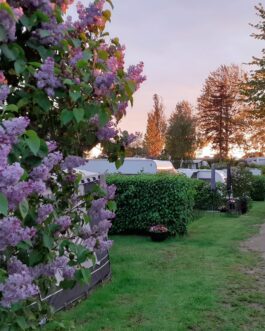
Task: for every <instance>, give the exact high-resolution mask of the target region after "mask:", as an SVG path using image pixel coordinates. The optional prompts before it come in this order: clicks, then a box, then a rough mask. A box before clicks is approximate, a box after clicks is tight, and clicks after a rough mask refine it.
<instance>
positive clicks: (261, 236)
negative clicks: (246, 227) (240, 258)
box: [243, 223, 265, 260]
mask: <svg viewBox="0 0 265 331" xmlns="http://www.w3.org/2000/svg"><path fill="white" fill-rule="evenodd" d="M243 248H244V249H248V250H250V251H254V252H259V253H261V256H262V257H263V258H264V260H265V223H264V224H262V225H261V227H260V231H259V233H258V234H257V235H255V236H254V237H251V238H250V239H248V240H247V241H245V242H244V243H243Z"/></svg>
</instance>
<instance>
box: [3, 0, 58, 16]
mask: <svg viewBox="0 0 265 331" xmlns="http://www.w3.org/2000/svg"><path fill="white" fill-rule="evenodd" d="M8 2H9V3H10V5H11V6H13V7H17V6H18V3H19V5H20V6H22V7H25V8H27V9H31V10H34V9H35V10H36V9H38V10H40V11H42V12H44V13H45V14H51V13H52V3H51V1H50V0H21V1H16V0H9V1H8Z"/></svg>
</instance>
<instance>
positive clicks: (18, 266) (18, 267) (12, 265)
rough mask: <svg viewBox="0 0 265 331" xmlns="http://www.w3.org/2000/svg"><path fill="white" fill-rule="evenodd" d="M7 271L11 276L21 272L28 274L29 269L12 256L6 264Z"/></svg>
mask: <svg viewBox="0 0 265 331" xmlns="http://www.w3.org/2000/svg"><path fill="white" fill-rule="evenodd" d="M7 271H8V273H9V275H13V274H16V273H20V272H22V271H24V272H27V273H28V272H29V271H30V269H29V268H28V267H27V266H26V265H25V264H24V263H22V262H21V261H20V260H18V258H17V257H16V256H12V257H11V258H9V260H8V262H7Z"/></svg>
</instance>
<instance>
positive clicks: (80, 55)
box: [69, 48, 83, 67]
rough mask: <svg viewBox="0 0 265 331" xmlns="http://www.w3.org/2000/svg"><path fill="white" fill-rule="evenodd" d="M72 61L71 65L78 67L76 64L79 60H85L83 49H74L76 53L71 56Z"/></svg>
mask: <svg viewBox="0 0 265 331" xmlns="http://www.w3.org/2000/svg"><path fill="white" fill-rule="evenodd" d="M71 56H72V57H71V59H70V61H69V64H70V65H71V66H72V67H73V66H75V65H76V63H77V62H78V61H79V60H82V58H83V52H82V49H81V48H77V49H74V52H73V54H71Z"/></svg>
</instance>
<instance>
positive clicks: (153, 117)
mask: <svg viewBox="0 0 265 331" xmlns="http://www.w3.org/2000/svg"><path fill="white" fill-rule="evenodd" d="M153 100H154V106H153V110H152V111H151V112H150V113H148V119H147V128H146V134H145V137H144V147H145V148H146V150H147V154H148V156H150V157H158V156H159V155H160V154H161V152H162V150H163V148H164V145H165V134H166V120H165V114H164V105H163V103H162V101H161V99H160V98H159V96H158V95H157V94H155V95H154V97H153Z"/></svg>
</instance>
